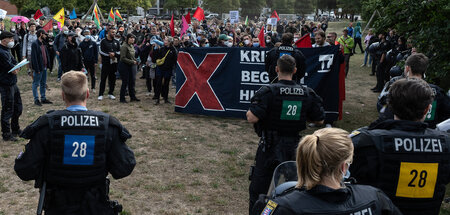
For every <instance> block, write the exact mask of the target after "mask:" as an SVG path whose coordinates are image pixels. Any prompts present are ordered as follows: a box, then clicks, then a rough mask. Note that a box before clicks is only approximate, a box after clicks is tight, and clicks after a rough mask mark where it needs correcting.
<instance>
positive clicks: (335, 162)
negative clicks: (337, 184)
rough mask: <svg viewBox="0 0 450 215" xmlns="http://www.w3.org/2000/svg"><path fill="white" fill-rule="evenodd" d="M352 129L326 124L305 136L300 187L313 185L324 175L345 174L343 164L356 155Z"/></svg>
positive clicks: (300, 149)
mask: <svg viewBox="0 0 450 215" xmlns="http://www.w3.org/2000/svg"><path fill="white" fill-rule="evenodd" d="M348 135H349V134H348V132H346V131H344V130H342V129H338V128H324V129H320V130H317V131H315V132H314V134H312V135H307V136H305V137H304V138H303V139H302V140H301V142H300V144H299V146H298V148H297V174H298V184H297V187H298V188H301V187H305V188H306V189H308V190H309V189H311V188H313V187H315V186H316V185H317V184H319V182H321V181H322V179H323V178H324V177H334V178H335V179H336V180H340V179H341V178H342V171H341V170H340V165H341V164H342V163H343V162H344V161H347V160H351V159H352V156H353V144H352V141H351V139H350V138H349V137H348Z"/></svg>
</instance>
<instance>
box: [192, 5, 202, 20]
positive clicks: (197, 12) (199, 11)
mask: <svg viewBox="0 0 450 215" xmlns="http://www.w3.org/2000/svg"><path fill="white" fill-rule="evenodd" d="M192 17H194V18H196V19H197V20H198V21H202V20H204V19H205V11H203V9H202V8H201V7H197V10H195V13H194V15H193V16H192Z"/></svg>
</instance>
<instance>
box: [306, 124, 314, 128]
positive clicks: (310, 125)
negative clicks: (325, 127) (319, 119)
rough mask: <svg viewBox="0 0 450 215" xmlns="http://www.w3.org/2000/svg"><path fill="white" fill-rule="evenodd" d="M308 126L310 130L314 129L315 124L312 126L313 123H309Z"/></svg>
mask: <svg viewBox="0 0 450 215" xmlns="http://www.w3.org/2000/svg"><path fill="white" fill-rule="evenodd" d="M308 126H309V127H311V128H314V127H316V124H314V123H309V124H308Z"/></svg>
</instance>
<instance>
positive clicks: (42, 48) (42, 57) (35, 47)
mask: <svg viewBox="0 0 450 215" xmlns="http://www.w3.org/2000/svg"><path fill="white" fill-rule="evenodd" d="M36 36H37V40H36V41H34V42H33V44H31V69H32V70H33V84H32V90H33V97H34V104H35V105H37V106H42V104H52V102H51V101H49V100H48V99H47V98H46V97H45V90H46V88H45V86H46V84H47V68H48V67H49V66H50V55H49V53H48V50H47V46H46V45H45V43H44V41H45V40H46V39H47V37H48V34H47V32H45V30H44V29H39V30H38V31H37V33H36ZM38 87H39V89H40V93H41V100H40V101H39V94H38V92H37V88H38Z"/></svg>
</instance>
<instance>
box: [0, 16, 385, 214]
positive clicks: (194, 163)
mask: <svg viewBox="0 0 450 215" xmlns="http://www.w3.org/2000/svg"><path fill="white" fill-rule="evenodd" d="M344 25H345V23H344V24H342V23H339V24H337V23H331V24H330V29H329V30H328V31H330V30H335V31H337V32H338V34H340V31H341V30H340V29H341V27H343V26H344ZM337 29H339V30H337ZM363 56H364V55H362V54H360V51H359V50H357V54H356V55H354V56H353V57H352V58H351V63H350V67H351V68H350V72H349V75H348V77H347V81H346V85H347V90H346V92H347V100H346V101H345V103H344V112H345V113H344V119H343V120H342V121H339V122H337V124H336V126H337V127H341V128H344V129H346V130H347V131H351V130H353V129H356V128H358V127H361V126H364V125H367V124H368V123H370V122H371V121H372V120H374V119H375V118H376V109H375V102H376V96H377V95H376V94H374V93H372V92H371V91H370V90H369V89H370V88H371V87H373V86H375V77H372V76H369V73H370V69H369V68H367V67H364V68H361V67H360V65H361V63H362V59H363ZM140 75H141V74H138V77H139V76H140ZM97 77H100V75H99V72H97ZM120 84H121V81H120V80H118V81H117V82H116V90H115V92H116V96H118V94H119V93H118V92H119V88H120ZM48 85H49V87H50V91H47V98H48V99H50V100H51V101H53V102H54V103H53V105H44V106H42V107H38V106H35V105H34V104H33V98H32V92H31V78H30V77H29V76H27V75H26V72H22V74H20V77H19V81H18V86H19V88H20V90H21V93H22V101H23V105H24V110H23V114H22V116H21V118H20V125H21V126H22V128H24V127H25V126H26V125H28V124H30V123H31V122H33V121H34V120H35V119H37V117H38V116H40V115H42V114H44V113H45V112H46V111H48V110H52V109H63V108H64V105H63V102H62V100H61V91H60V89H59V83H57V82H56V72H53V74H51V75H50V76H49V78H48ZM97 88H98V82H97ZM97 90H98V89H97ZM136 90H137V96H138V98H140V99H141V101H140V102H136V103H128V104H122V103H119V101H118V98H117V100H114V101H112V100H109V99H107V98H106V99H104V100H103V101H98V100H97V94H96V93H93V95H92V96H91V98H89V101H88V108H89V109H94V110H100V111H104V112H107V113H109V114H111V115H113V116H116V117H117V118H118V119H119V120H120V121H121V122H122V123H123V124H124V125H125V126H126V127H127V128H128V130H129V131H130V132H131V134H132V135H133V138H132V139H130V140H129V141H128V142H127V144H128V145H129V146H130V147H131V148H132V149H133V150H134V153H135V156H136V160H137V165H136V168H135V169H134V171H133V173H132V174H131V175H130V176H129V177H127V178H124V179H121V180H112V181H111V198H112V199H116V200H119V202H120V203H121V204H123V207H124V211H125V212H124V214H167V215H168V214H246V213H247V210H248V209H247V207H248V185H249V181H248V169H249V166H250V165H252V163H253V159H254V155H255V152H256V147H257V143H258V139H257V135H256V134H255V133H254V131H253V127H252V126H251V125H250V124H249V123H247V122H246V121H244V120H241V119H230V118H225V119H223V118H216V117H205V116H196V115H188V114H179V113H175V112H174V106H173V104H161V105H159V106H155V105H153V102H152V100H151V97H148V96H145V81H144V80H143V79H138V80H137V86H136ZM174 91H175V90H174V89H173V88H171V89H170V99H171V101H173V100H174ZM310 132H312V129H307V130H306V131H304V132H303V133H310ZM26 143H27V141H26V140H24V139H20V140H19V141H18V142H14V143H12V142H4V141H0V199H1V201H0V214H34V213H35V212H36V207H37V201H38V190H37V189H35V188H34V187H33V182H30V181H28V182H23V181H21V180H20V179H19V178H18V177H17V176H16V174H15V173H14V170H13V165H14V159H15V158H16V156H17V155H18V153H19V152H20V151H21V150H22V149H23V147H24V145H25V144H26Z"/></svg>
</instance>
